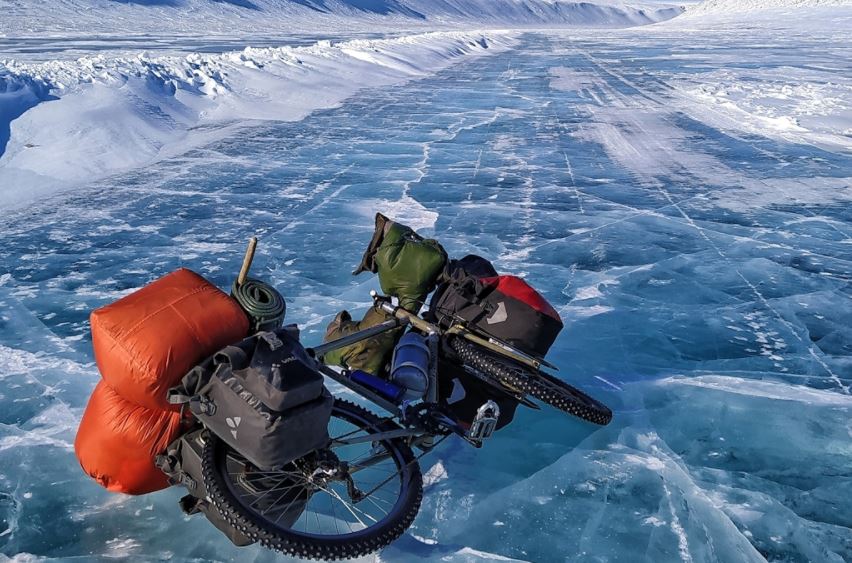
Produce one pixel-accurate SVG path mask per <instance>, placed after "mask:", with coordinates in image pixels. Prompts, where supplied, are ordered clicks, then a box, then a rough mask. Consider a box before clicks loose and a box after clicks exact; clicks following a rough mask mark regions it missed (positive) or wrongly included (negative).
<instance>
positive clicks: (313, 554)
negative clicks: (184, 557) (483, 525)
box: [77, 245, 612, 560]
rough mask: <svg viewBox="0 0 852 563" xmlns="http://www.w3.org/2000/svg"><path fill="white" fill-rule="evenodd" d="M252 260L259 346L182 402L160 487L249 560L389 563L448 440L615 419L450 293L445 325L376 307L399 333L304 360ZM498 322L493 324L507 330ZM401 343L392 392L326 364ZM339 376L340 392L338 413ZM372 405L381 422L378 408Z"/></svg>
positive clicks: (251, 303)
mask: <svg viewBox="0 0 852 563" xmlns="http://www.w3.org/2000/svg"><path fill="white" fill-rule="evenodd" d="M253 251H254V250H253V245H250V249H249V252H247V254H246V259H245V261H244V264H243V269H242V271H241V273H240V276H239V278H238V280H237V282H235V284H234V288H233V290H232V296H233V297H234V298H235V299H236V300H237V302H239V303H240V305H241V307H242V308H243V310H244V311H245V312H247V313H248V317H249V319H250V323H251V330H250V331H249V332H250V333H253V335H252V336H250V337H248V338H245V339H243V340H242V341H240V342H238V343H237V344H232V345H228V346H226V347H224V348H222V349H221V350H220V351H219V352H217V353H216V354H214V355H213V356H211V357H209V358H208V359H207V360H205V361H204V362H202V363H201V364H199V365H197V366H196V367H194V368H193V369H191V370H190V371H189V373H186V375H184V376H183V377H182V379H180V382H179V384H178V385H175V386H172V387H171V388H170V389H169V390H168V393H167V397H168V401H169V403H170V404H172V405H174V406H176V407H179V408H180V414H179V416H180V417H181V429H180V433H179V434H178V435H176V436H175V438H174V439H173V440H172V441H171V442H170V443H169V444H168V447H166V448H165V451H163V452H161V453H160V454H159V455H157V456H156V467H157V468H158V469H159V470H160V471H162V473H161V475H162V474H165V475H166V476H168V482H169V483H170V484H180V485H183V486H184V487H186V488H187V490H188V492H189V494H187V495H186V496H185V497H184V498H183V499H181V503H180V504H181V508H182V509H183V510H184V511H185V512H186V513H188V514H195V513H199V512H200V513H202V514H204V515H205V516H206V517H207V518H208V519H209V520H210V521H211V522H212V523H213V524H214V525H215V526H216V527H217V528H219V530H220V531H222V532H223V533H224V534H225V535H227V537H228V538H229V539H230V540H231V541H232V542H233V543H235V544H236V545H249V544H252V543H260V544H261V545H263V546H265V547H267V548H270V549H274V550H277V551H280V552H283V553H286V554H290V555H293V556H297V557H305V558H313V559H327V560H328V559H342V558H352V557H358V556H362V555H365V554H368V553H371V552H374V551H376V550H379V549H381V548H383V547H385V546H387V545H388V544H390V543H391V542H393V541H394V540H396V539H397V538H399V537H400V536H401V535H402V534H403V533H404V532H405V530H406V529H407V528H408V527H409V526H410V525H411V523H412V522H413V521H414V518H415V516H416V515H417V512H418V510H419V508H420V503H421V498H422V487H423V483H422V476H421V472H420V467H419V460H420V459H421V458H422V457H423V456H424V455H426V454H428V453H429V452H430V451H431V450H433V449H434V448H436V447H437V446H438V445H439V444H440V443H441V442H442V441H443V440H445V439H446V438H448V437H450V436H458V437H460V438H461V439H463V440H464V441H466V442H467V443H469V444H471V445H472V446H474V447H481V446H482V445H483V443H484V442H485V441H486V440H489V439H490V438H492V436H493V435H494V433H495V431H496V430H497V429H499V428H501V427H503V426H505V425H506V424H508V423H509V422H510V421H511V419H512V416H513V415H514V411H515V408H516V407H517V406H518V405H523V406H526V407H530V408H534V409H538V408H539V406H538V404H537V403H544V404H546V405H549V406H551V407H555V408H557V409H559V410H561V411H563V412H565V413H567V414H570V415H573V416H577V417H580V418H582V419H584V420H587V421H589V422H591V423H594V424H599V425H605V424H607V423H608V422H609V421H610V419H611V417H612V414H611V412H610V410H609V409H608V408H607V407H606V406H604V405H603V404H601V403H600V402H598V401H597V400H595V399H593V398H591V397H589V396H588V395H586V394H585V393H583V392H582V391H579V390H578V389H576V388H574V387H573V386H571V385H570V384H568V383H566V382H565V381H563V380H561V379H560V378H557V377H555V376H554V375H551V374H550V373H548V372H547V371H545V370H546V369H547V368H549V369H556V368H555V366H553V365H551V364H549V363H548V362H547V361H545V360H544V359H543V357H542V355H538V354H536V353H534V352H533V353H531V352H530V350H529V348H528V349H526V350H525V349H521V348H520V347H518V346H517V345H516V344H515V343H513V342H509V341H508V340H504V339H501V338H498V337H495V335H494V333H495V332H497V331H489V330H487V328H488V325H487V323H485V322H478V323H477V322H471V318H470V316H469V315H467V314H465V312H464V311H463V310H462V309H463V308H458V307H456V308H453V307H452V306H450V305H451V301H452V299H449V300H448V299H447V298H446V291H447V287H444V288H443V291H444V295H442V296H440V298H439V296H438V295H437V294H436V296H434V297H433V299H432V303H433V305H434V304H435V303H439V304H440V303H449V304H450V305H448V307H449V308H448V309H445V310H443V311H437V312H436V310H435V307H434V306H433V307H432V310H431V311H424V312H421V313H414V312H411V310H410V308H409V309H406V308H404V307H402V306H400V305H399V304H398V301H397V300H394V299H392V298H390V297H387V296H384V295H380V294H378V293H376V292H372V295H371V297H372V301H373V306H374V309H375V310H376V311H379V312H381V313H382V314H383V315H384V318H385V319H386V320H384V321H382V322H380V323H377V324H374V325H373V326H369V327H366V328H363V329H361V330H357V331H354V332H350V333H349V334H346V335H344V336H342V337H340V338H336V339H333V340H331V341H327V342H325V343H323V344H321V345H318V346H315V347H313V348H305V347H303V346H302V345H301V344H300V342H299V338H298V329H297V328H296V327H295V326H292V325H291V326H285V327H281V324H282V322H281V321H282V319H283V315H284V301H283V299H282V298H281V296H280V294H278V292H277V291H276V290H275V289H274V288H272V287H271V286H268V285H267V284H264V283H263V282H260V281H258V280H252V279H248V278H247V277H246V276H247V273H248V268H249V265H250V263H251V257H252V255H253ZM478 287H479V286H478ZM441 291H442V288H439V290H438V293H440V292H441ZM486 309H488V308H487V307H486ZM491 309H492V310H491V312H489V313H488V314H489V317H488V318H491V319H493V318H495V317H500V315H502V314H503V313H501V312H500V311H501V308H500V307H499V306H498V307H492V308H491ZM93 325H94V323H93ZM482 326H485V327H486V330H483V329H482V328H481V327H482ZM560 328H561V323H560ZM93 330H94V328H93ZM387 334H396V338H395V342H397V343H396V346H395V349H394V352H393V357H392V360H391V361H390V362H389V364H388V365H389V372H390V373H389V376H384V377H379V376H377V375H375V374H372V373H368V372H366V371H363V370H360V369H355V368H352V367H347V366H343V367H341V366H332V365H327V364H326V363H325V361H324V360H326V358H328V357H331V356H333V355H334V353H335V352H336V351H340V350H341V349H346V348H347V347H349V348H351V347H353V345H356V344H358V343H362V342H367V341H370V339H375V338H377V337H380V336H381V335H387ZM554 337H555V335H554ZM548 345H549V344H548ZM96 356H97V346H96ZM100 366H101V362H100V360H99V367H100ZM102 373H103V369H102ZM324 376H325V377H327V378H328V379H331V380H333V381H335V382H336V383H337V385H332V386H331V387H332V389H333V390H334V391H335V392H336V393H337V395H338V396H337V397H333V396H332V395H331V393H330V392H329V390H328V389H327V388H326V387H325V384H324V382H325V381H326V380H325V377H324ZM105 379H106V377H105ZM346 395H349V396H350V397H351V396H352V395H354V396H355V397H353V399H354V400H350V398H343V396H346ZM370 403H372V405H374V406H375V407H378V408H377V409H370V408H367V407H365V406H364V405H369V404H370ZM373 410H377V411H385V413H386V414H385V415H384V416H379V415H377V414H374V412H373ZM84 419H85V416H84ZM83 424H85V421H84V423H83ZM82 433H83V428H82V425H81V434H82ZM79 442H80V435H78V444H77V449H78V456H80V459H81V463H82V464H83V466H84V468H85V469H86V470H87V471H88V472H89V473H90V474H92V475H93V476H94V473H93V472H92V471H91V470H90V469H89V468H87V460H86V459H84V458H83V456H82V455H81V446H80V443H79Z"/></svg>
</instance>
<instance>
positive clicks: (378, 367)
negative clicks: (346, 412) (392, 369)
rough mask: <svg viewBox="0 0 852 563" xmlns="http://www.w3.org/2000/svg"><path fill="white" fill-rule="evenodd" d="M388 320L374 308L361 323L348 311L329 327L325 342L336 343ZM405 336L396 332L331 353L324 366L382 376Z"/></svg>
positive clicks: (324, 361)
mask: <svg viewBox="0 0 852 563" xmlns="http://www.w3.org/2000/svg"><path fill="white" fill-rule="evenodd" d="M388 319H390V315H388V314H387V313H385V312H384V311H380V310H378V309H376V308H375V307H370V309H369V310H368V311H367V313H366V314H365V315H364V318H363V319H362V320H360V321H353V320H352V316H351V315H350V314H349V312H348V311H341V312H339V313H338V314H337V316H336V317H334V320H333V321H331V324H329V325H328V328H327V329H326V331H325V338H324V339H323V342H330V341H331V340H337V339H338V338H341V337H343V336H347V335H349V334H352V333H354V332H358V331H359V330H363V329H365V328H370V327H372V326H376V325H378V324H381V323H383V322H385V321H386V320H388ZM402 332H403V329H402V328H397V329H394V330H391V331H388V332H383V333H381V334H379V335H377V336H374V337H373V338H368V339H367V340H362V341H361V342H356V343H355V344H353V345H351V346H347V347H346V348H339V349H337V350H332V351H331V352H329V353H328V354H326V355H325V357H324V358H323V363H324V364H326V365H337V366H342V367H346V368H349V369H360V370H363V371H366V372H368V373H372V374H373V375H378V376H383V375H385V372H386V371H387V364H388V362H390V359H391V355H392V354H393V348H394V346H396V341H397V340H398V339H399V337H400V336H402Z"/></svg>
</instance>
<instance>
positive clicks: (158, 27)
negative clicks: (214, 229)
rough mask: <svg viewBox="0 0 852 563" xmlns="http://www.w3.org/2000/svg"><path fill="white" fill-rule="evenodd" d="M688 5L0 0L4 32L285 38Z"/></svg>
mask: <svg viewBox="0 0 852 563" xmlns="http://www.w3.org/2000/svg"><path fill="white" fill-rule="evenodd" d="M682 11H683V10H682V8H681V7H679V6H678V5H677V2H671V3H670V4H668V5H660V4H659V3H651V2H649V3H643V2H642V1H641V0H639V1H638V2H635V3H631V2H623V1H619V0H593V1H588V2H578V1H570V0H369V1H365V0H250V1H249V0H245V1H243V0H237V1H225V0H158V1H144V0H136V1H132V2H121V1H114V0H49V1H43V2H28V1H26V0H0V35H3V34H8V35H10V36H35V35H38V34H43V33H47V32H49V33H52V34H56V33H60V34H63V35H80V34H82V35H86V36H91V35H92V34H97V33H101V32H103V33H108V34H110V35H115V34H117V33H121V32H125V33H131V34H139V33H147V34H151V35H156V36H165V35H168V34H175V33H178V34H187V33H204V34H212V33H219V34H226V35H232V34H235V33H249V34H252V35H257V34H259V33H271V34H275V35H278V36H280V35H281V32H282V29H283V30H286V31H287V33H293V32H295V31H302V32H309V33H319V32H322V31H326V30H334V31H336V32H337V31H339V30H341V29H346V30H347V31H349V32H352V31H355V30H360V31H370V32H376V31H377V30H380V29H383V30H386V31H398V30H399V29H412V28H418V27H428V28H430V29H434V28H435V27H436V26H449V27H459V26H462V27H466V28H469V27H471V26H472V25H473V26H476V27H481V26H485V25H489V26H493V25H496V26H511V27H520V26H545V27H552V26H564V25H575V26H576V25H585V26H622V27H623V26H628V25H642V24H648V23H653V22H655V21H661V20H665V19H668V18H672V17H675V16H676V15H678V14H680V13H681V12H682ZM69 22H74V23H75V24H76V26H71V25H69ZM77 26H78V27H77ZM77 30H79V31H77Z"/></svg>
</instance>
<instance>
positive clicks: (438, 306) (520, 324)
mask: <svg viewBox="0 0 852 563" xmlns="http://www.w3.org/2000/svg"><path fill="white" fill-rule="evenodd" d="M443 278H444V282H443V283H442V284H441V285H440V286H439V287H438V289H437V290H436V292H435V295H434V296H433V297H432V302H431V306H430V314H431V316H432V319H433V321H434V322H437V323H439V324H440V325H441V326H443V327H445V328H446V327H449V326H450V325H451V324H452V323H453V322H454V321H455V320H456V319H461V320H463V321H465V322H466V323H467V324H468V326H470V327H472V328H476V329H478V330H479V331H481V332H483V333H485V334H488V335H490V336H493V337H494V338H497V339H498V340H502V341H503V342H505V343H507V344H509V345H511V346H514V347H516V348H518V349H519V350H521V351H523V352H526V353H527V354H530V355H532V356H535V357H539V358H543V357H544V356H545V355H546V354H547V351H548V350H549V349H550V347H551V346H552V345H553V342H554V341H555V340H556V337H557V336H558V335H559V332H560V331H561V330H562V326H563V325H562V319H560V317H559V313H557V312H556V310H555V309H554V308H553V306H551V305H550V303H548V302H547V300H546V299H545V298H544V297H542V296H541V294H539V293H538V292H537V291H536V290H535V289H533V288H532V286H530V285H529V284H528V283H527V282H525V281H524V280H523V279H521V278H519V277H517V276H509V275H497V272H496V271H495V270H494V268H493V266H491V264H490V263H489V262H488V261H487V260H485V259H484V258H480V257H479V256H472V255H471V256H466V257H464V258H462V259H461V260H458V261H455V260H454V261H453V262H451V263H450V264H449V266H448V267H447V270H446V271H445V273H444V276H443Z"/></svg>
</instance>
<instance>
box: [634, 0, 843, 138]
mask: <svg viewBox="0 0 852 563" xmlns="http://www.w3.org/2000/svg"><path fill="white" fill-rule="evenodd" d="M850 30H852V0H745V1H742V2H740V1H739V0H706V1H705V2H703V3H702V4H700V5H696V6H693V7H690V8H689V9H688V10H687V12H686V13H685V14H683V15H682V16H679V17H677V18H675V19H673V20H670V21H666V22H662V23H660V24H655V25H653V26H648V27H645V28H643V29H642V30H625V31H623V32H619V33H623V34H625V35H627V36H628V39H626V40H630V39H629V37H632V36H636V35H641V36H642V37H643V38H648V37H653V38H655V40H657V41H659V42H661V44H665V43H668V42H672V41H677V40H679V39H680V38H681V37H683V36H689V37H692V38H693V41H694V42H695V43H696V44H701V45H702V48H701V50H700V53H701V55H700V56H698V57H696V58H695V60H693V61H692V64H691V65H690V66H689V68H688V69H686V71H682V72H677V73H675V74H672V75H671V76H666V75H661V76H659V77H658V78H659V79H660V80H661V82H664V83H665V90H663V91H660V92H657V93H652V95H655V96H665V97H666V98H668V100H669V103H670V104H671V105H672V107H675V108H677V109H678V110H679V111H681V112H683V113H684V114H685V115H688V116H690V117H691V118H693V119H698V120H700V121H702V122H705V123H708V124H711V125H712V126H714V127H717V128H719V129H722V130H726V131H731V132H735V134H743V133H744V134H747V135H759V136H762V137H767V138H770V139H774V140H777V141H783V142H791V143H796V144H800V145H801V144H807V145H812V146H814V147H818V148H820V149H823V150H827V151H841V152H847V153H848V152H852V78H850V76H849V75H848V74H847V73H844V72H843V64H844V62H843V61H844V60H845V59H847V58H848V56H849V53H848V46H849V45H850V41H852V31H850ZM744 37H748V38H750V40H749V41H748V45H749V48H752V49H754V50H755V52H756V53H757V52H759V53H760V56H759V57H753V58H750V59H746V58H744V56H743V52H742V51H739V52H738V51H732V50H730V49H728V48H727V45H728V44H729V43H731V42H738V41H739V42H741V41H742V39H743V38H744ZM782 43H783V44H785V45H786V44H794V45H796V46H797V47H799V49H797V50H791V49H778V48H776V45H779V44H782ZM696 53H697V51H696ZM801 53H805V54H806V55H802V54H801ZM692 54H693V53H692V52H690V53H686V52H684V53H677V54H675V55H674V56H676V57H678V59H679V60H687V59H689V58H691V57H692Z"/></svg>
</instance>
